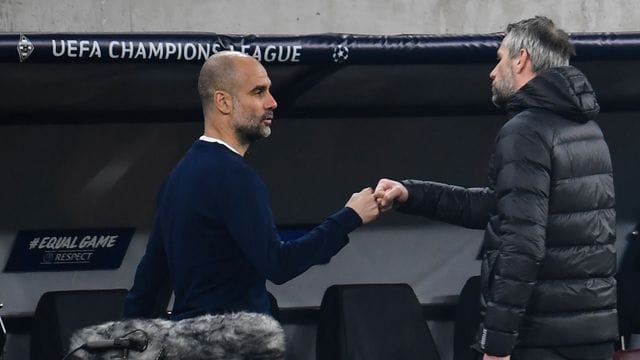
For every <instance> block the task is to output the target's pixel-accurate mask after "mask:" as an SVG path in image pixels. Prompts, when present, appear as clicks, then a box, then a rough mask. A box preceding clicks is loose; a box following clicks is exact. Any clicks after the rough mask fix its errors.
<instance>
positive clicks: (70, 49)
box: [67, 40, 78, 57]
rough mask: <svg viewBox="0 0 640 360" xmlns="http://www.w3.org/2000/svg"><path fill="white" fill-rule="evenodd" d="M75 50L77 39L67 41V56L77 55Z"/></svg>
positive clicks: (76, 48)
mask: <svg viewBox="0 0 640 360" xmlns="http://www.w3.org/2000/svg"><path fill="white" fill-rule="evenodd" d="M76 50H78V41H76V40H69V41H67V56H68V57H77V55H76Z"/></svg>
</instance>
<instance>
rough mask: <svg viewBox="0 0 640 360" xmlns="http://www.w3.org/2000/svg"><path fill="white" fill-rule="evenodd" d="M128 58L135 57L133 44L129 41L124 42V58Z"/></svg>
mask: <svg viewBox="0 0 640 360" xmlns="http://www.w3.org/2000/svg"><path fill="white" fill-rule="evenodd" d="M127 54H128V57H129V59H131V58H132V57H133V42H132V41H129V42H128V43H126V42H124V41H123V42H122V56H121V57H122V58H125V57H127Z"/></svg>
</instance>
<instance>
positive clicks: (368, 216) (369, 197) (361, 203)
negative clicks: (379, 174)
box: [345, 187, 380, 225]
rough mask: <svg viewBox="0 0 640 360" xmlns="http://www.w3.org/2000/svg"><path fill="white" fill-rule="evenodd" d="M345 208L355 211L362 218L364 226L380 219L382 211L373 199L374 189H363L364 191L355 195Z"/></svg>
mask: <svg viewBox="0 0 640 360" xmlns="http://www.w3.org/2000/svg"><path fill="white" fill-rule="evenodd" d="M345 207H349V208H351V209H353V211H355V212H356V214H358V216H360V219H362V224H363V225H364V224H367V223H369V222H371V221H373V220H375V219H377V218H378V216H379V215H380V209H378V203H377V202H376V199H375V198H374V197H373V189H371V188H370V187H368V188H364V189H362V191H360V192H357V193H353V195H351V198H350V199H349V201H347V204H346V205H345Z"/></svg>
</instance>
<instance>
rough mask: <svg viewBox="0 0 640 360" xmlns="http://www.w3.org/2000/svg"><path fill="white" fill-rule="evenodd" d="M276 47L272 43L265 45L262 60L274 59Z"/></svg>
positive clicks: (269, 60)
mask: <svg viewBox="0 0 640 360" xmlns="http://www.w3.org/2000/svg"><path fill="white" fill-rule="evenodd" d="M275 50H276V47H275V46H273V45H269V46H267V48H266V50H265V51H264V61H268V62H271V61H274V60H275V59H276V52H275Z"/></svg>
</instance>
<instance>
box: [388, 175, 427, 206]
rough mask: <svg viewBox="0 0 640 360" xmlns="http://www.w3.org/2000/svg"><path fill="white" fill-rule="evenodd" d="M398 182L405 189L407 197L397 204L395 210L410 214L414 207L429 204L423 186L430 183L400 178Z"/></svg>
mask: <svg viewBox="0 0 640 360" xmlns="http://www.w3.org/2000/svg"><path fill="white" fill-rule="evenodd" d="M400 183H401V184H402V185H403V186H404V187H405V188H406V189H407V193H408V194H409V196H408V197H407V201H405V202H403V203H401V204H399V206H398V208H397V209H396V210H397V211H399V212H402V213H408V214H412V213H414V212H415V209H416V208H419V207H421V206H422V207H423V206H425V204H431V202H429V201H428V200H426V199H425V192H426V191H425V186H427V185H428V184H429V183H430V182H429V181H420V180H402V181H400Z"/></svg>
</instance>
